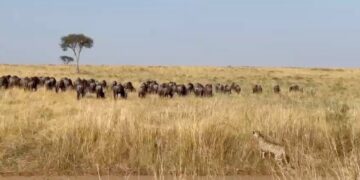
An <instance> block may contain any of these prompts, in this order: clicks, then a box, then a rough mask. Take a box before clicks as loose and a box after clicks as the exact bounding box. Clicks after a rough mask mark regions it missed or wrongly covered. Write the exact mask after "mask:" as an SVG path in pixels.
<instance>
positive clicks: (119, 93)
mask: <svg viewBox="0 0 360 180" xmlns="http://www.w3.org/2000/svg"><path fill="white" fill-rule="evenodd" d="M111 88H112V91H113V96H114V99H117V98H119V97H122V98H124V99H126V98H127V93H126V91H125V87H124V86H123V85H121V84H120V83H119V84H118V83H117V82H116V81H114V82H113V83H112V87H111Z"/></svg>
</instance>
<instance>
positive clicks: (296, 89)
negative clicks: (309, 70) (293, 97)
mask: <svg viewBox="0 0 360 180" xmlns="http://www.w3.org/2000/svg"><path fill="white" fill-rule="evenodd" d="M289 92H303V88H300V86H299V85H297V84H295V85H292V86H290V87H289Z"/></svg>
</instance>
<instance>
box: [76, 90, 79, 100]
mask: <svg viewBox="0 0 360 180" xmlns="http://www.w3.org/2000/svg"><path fill="white" fill-rule="evenodd" d="M76 93H77V95H76V98H77V100H79V99H80V92H76Z"/></svg>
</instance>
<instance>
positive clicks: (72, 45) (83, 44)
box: [60, 34, 94, 73]
mask: <svg viewBox="0 0 360 180" xmlns="http://www.w3.org/2000/svg"><path fill="white" fill-rule="evenodd" d="M93 45H94V41H93V39H92V38H90V37H88V36H85V35H84V34H69V35H67V36H64V37H62V38H61V43H60V47H61V48H62V50H63V51H67V50H68V49H71V50H72V51H73V53H74V56H75V60H76V70H77V72H78V73H79V72H80V69H79V61H80V54H81V51H82V50H83V48H92V47H93Z"/></svg>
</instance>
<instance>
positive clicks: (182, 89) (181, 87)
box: [176, 84, 188, 96]
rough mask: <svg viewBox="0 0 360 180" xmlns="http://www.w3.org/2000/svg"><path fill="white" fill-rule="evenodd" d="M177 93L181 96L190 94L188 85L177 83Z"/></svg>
mask: <svg viewBox="0 0 360 180" xmlns="http://www.w3.org/2000/svg"><path fill="white" fill-rule="evenodd" d="M176 93H177V94H178V95H179V96H186V95H187V94H188V92H187V89H186V86H185V85H184V84H178V85H176Z"/></svg>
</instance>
